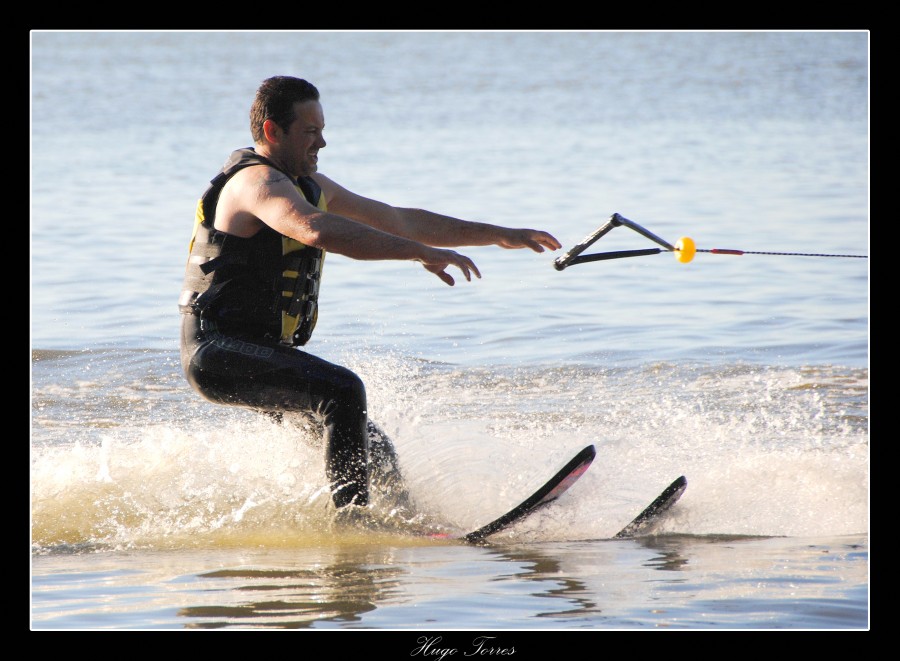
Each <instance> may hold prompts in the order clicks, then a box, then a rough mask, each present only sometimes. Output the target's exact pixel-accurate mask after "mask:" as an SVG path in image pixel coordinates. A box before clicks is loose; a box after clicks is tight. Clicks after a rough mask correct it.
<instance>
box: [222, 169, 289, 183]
mask: <svg viewBox="0 0 900 661" xmlns="http://www.w3.org/2000/svg"><path fill="white" fill-rule="evenodd" d="M228 184H232V189H236V188H249V189H269V188H272V187H277V186H279V185H283V184H287V185H289V186H293V182H292V181H291V179H290V177H288V176H287V175H286V174H285V173H284V172H281V171H280V170H276V169H275V168H273V167H271V166H269V165H263V164H260V165H251V166H250V167H246V168H244V169H242V170H240V171H238V172H236V173H235V174H234V176H233V177H232V178H231V179H230V180H229V181H228ZM228 184H226V185H228Z"/></svg>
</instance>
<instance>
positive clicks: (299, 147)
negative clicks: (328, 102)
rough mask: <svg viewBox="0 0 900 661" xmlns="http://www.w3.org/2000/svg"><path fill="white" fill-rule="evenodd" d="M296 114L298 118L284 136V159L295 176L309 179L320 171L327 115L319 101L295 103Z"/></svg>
mask: <svg viewBox="0 0 900 661" xmlns="http://www.w3.org/2000/svg"><path fill="white" fill-rule="evenodd" d="M294 112H295V114H296V118H295V119H294V121H293V122H292V123H291V125H290V127H288V130H287V131H286V132H285V134H284V135H283V142H282V150H281V152H282V158H283V159H284V160H285V161H286V162H287V163H288V164H289V165H290V167H291V170H292V171H293V174H295V175H296V176H298V177H308V176H309V175H311V174H312V173H313V172H315V171H316V170H317V169H318V167H319V150H320V149H322V148H323V147H325V138H323V137H322V131H323V130H324V129H325V114H324V113H323V112H322V104H321V103H319V102H318V101H303V102H298V103H295V104H294Z"/></svg>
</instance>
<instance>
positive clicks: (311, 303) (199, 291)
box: [178, 148, 326, 346]
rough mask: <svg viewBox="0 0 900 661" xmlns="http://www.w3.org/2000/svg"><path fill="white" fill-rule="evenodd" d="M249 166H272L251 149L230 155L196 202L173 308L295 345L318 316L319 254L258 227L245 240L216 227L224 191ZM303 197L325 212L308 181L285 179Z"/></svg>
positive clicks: (220, 325) (223, 326)
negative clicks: (182, 278)
mask: <svg viewBox="0 0 900 661" xmlns="http://www.w3.org/2000/svg"><path fill="white" fill-rule="evenodd" d="M252 165H268V166H270V167H272V168H275V169H276V170H279V171H280V172H284V171H283V170H281V168H279V167H278V166H277V165H275V164H274V163H272V162H271V161H269V160H268V159H266V158H265V157H263V156H260V155H259V154H257V153H256V152H255V151H254V150H253V149H252V148H246V149H238V150H236V151H235V152H233V153H232V154H231V156H230V157H229V159H228V161H227V162H226V163H225V165H224V167H223V168H222V172H220V173H219V174H218V175H217V176H216V177H215V178H214V179H213V180H212V182H211V183H210V185H209V187H208V188H207V189H206V191H205V192H204V193H203V196H202V197H201V198H200V201H199V202H198V203H197V212H196V216H195V219H194V233H193V236H192V237H191V244H190V248H189V250H190V256H189V257H188V263H187V268H186V269H185V275H184V287H183V289H182V292H181V297H180V298H179V300H178V306H179V309H180V310H181V312H182V313H184V314H196V315H200V317H201V318H204V319H210V320H214V321H216V324H217V326H218V328H219V329H220V330H222V331H223V332H225V333H229V332H233V333H237V334H240V335H244V336H250V337H266V338H270V339H277V340H278V341H280V342H281V343H283V344H287V345H291V346H301V345H304V344H306V343H307V342H308V341H309V338H310V336H311V335H312V332H313V328H315V325H316V320H317V318H318V297H319V282H320V280H321V276H322V262H323V260H324V259H325V251H324V250H321V249H319V248H314V247H312V246H307V245H305V244H303V243H300V242H299V241H297V240H295V239H292V238H290V237H287V236H284V235H282V234H279V233H278V232H276V231H275V230H274V229H272V228H271V227H269V226H268V225H264V226H263V227H262V229H260V230H259V231H258V232H257V233H256V234H254V235H253V236H251V237H249V238H246V239H245V238H241V237H239V236H234V235H231V234H226V233H225V232H221V231H219V230H217V229H215V227H214V223H215V218H216V203H217V202H218V200H219V194H220V193H221V192H222V188H223V187H224V186H225V182H227V181H228V180H229V179H230V178H231V177H232V176H234V174H235V173H236V172H238V171H239V170H242V169H243V168H246V167H249V166H252ZM285 174H287V176H288V177H290V178H291V180H293V181H295V182H296V185H297V188H298V189H299V190H300V191H301V193H302V194H303V196H304V197H305V198H306V199H307V200H308V201H309V202H310V204H313V205H315V206H317V207H318V208H319V209H322V210H323V211H324V210H325V209H326V204H325V196H324V195H322V190H321V188H320V187H319V185H318V184H317V183H316V182H315V181H313V179H312V178H310V177H301V178H300V179H299V180H296V179H294V177H291V176H290V174H288V173H285Z"/></svg>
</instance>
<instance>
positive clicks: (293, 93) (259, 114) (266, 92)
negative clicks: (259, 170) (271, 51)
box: [250, 76, 319, 142]
mask: <svg viewBox="0 0 900 661" xmlns="http://www.w3.org/2000/svg"><path fill="white" fill-rule="evenodd" d="M318 100H319V90H317V89H316V88H315V86H314V85H313V84H312V83H309V82H307V81H305V80H303V79H302V78H294V77H293V76H273V77H272V78H266V79H265V80H264V81H263V82H262V85H260V86H259V89H258V90H256V98H255V99H253V105H252V106H250V133H251V135H253V141H254V142H262V141H263V138H264V134H263V122H265V121H266V120H267V119H271V120H272V121H273V122H275V123H276V124H278V126H280V127H281V128H282V129H285V130H287V128H288V127H289V126H290V125H291V122H293V121H294V119H295V118H296V117H295V115H294V104H295V103H296V102H297V101H318Z"/></svg>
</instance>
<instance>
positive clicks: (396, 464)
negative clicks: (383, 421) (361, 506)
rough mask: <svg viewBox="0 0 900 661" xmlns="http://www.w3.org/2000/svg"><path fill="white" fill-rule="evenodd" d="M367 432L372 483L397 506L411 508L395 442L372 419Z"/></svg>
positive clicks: (367, 426)
mask: <svg viewBox="0 0 900 661" xmlns="http://www.w3.org/2000/svg"><path fill="white" fill-rule="evenodd" d="M366 432H367V434H368V436H369V480H370V484H371V485H372V487H374V488H376V489H378V491H379V492H380V493H382V494H383V495H384V496H385V497H386V498H387V499H389V500H390V501H392V502H393V504H395V505H396V506H397V507H402V508H404V509H407V510H411V508H412V503H411V502H410V497H409V492H408V491H407V490H406V485H405V483H404V481H403V475H402V473H401V472H400V459H399V458H398V457H397V450H396V448H394V444H393V443H392V442H391V439H390V438H388V436H387V434H385V433H384V432H383V431H381V429H380V428H379V427H378V425H376V424H375V423H374V422H372V421H371V420H369V421H368V422H367V424H366Z"/></svg>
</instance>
